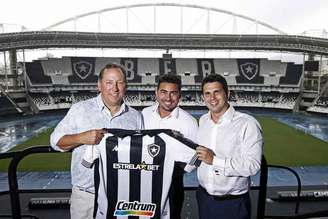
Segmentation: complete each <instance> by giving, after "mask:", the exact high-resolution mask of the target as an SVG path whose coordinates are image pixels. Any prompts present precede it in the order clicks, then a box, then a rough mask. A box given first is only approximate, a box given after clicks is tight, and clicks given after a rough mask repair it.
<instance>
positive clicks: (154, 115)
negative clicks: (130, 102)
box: [142, 103, 198, 141]
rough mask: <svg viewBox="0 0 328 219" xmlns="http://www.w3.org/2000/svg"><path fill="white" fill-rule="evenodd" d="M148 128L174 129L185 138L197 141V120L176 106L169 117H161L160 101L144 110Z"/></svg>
mask: <svg viewBox="0 0 328 219" xmlns="http://www.w3.org/2000/svg"><path fill="white" fill-rule="evenodd" d="M142 115H143V118H144V124H145V128H146V129H173V130H176V131H178V132H180V133H181V134H182V135H183V136H184V137H185V138H188V139H190V140H192V141H196V136H197V130H198V125H197V120H196V119H195V118H194V117H193V116H192V115H190V114H189V113H188V112H186V111H185V110H183V109H181V108H180V107H176V108H175V109H174V110H173V111H172V112H171V113H170V114H169V115H168V116H167V117H164V118H161V117H160V115H159V113H158V103H156V104H155V105H153V106H149V107H146V108H144V109H143V110H142Z"/></svg>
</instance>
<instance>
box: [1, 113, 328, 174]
mask: <svg viewBox="0 0 328 219" xmlns="http://www.w3.org/2000/svg"><path fill="white" fill-rule="evenodd" d="M257 119H258V121H259V122H260V124H261V126H262V129H263V135H264V155H265V157H266V159H267V161H268V163H269V164H275V165H283V166H318V165H320V166H328V158H327V154H328V142H325V141H323V140H320V139H318V138H315V137H313V136H311V135H309V134H306V133H304V132H303V131H300V130H298V129H295V128H292V127H290V126H288V125H286V124H283V123H281V122H279V121H278V120H276V119H273V118H271V117H264V116H261V117H257ZM51 132H52V129H48V130H46V131H45V132H43V133H41V134H39V135H38V136H35V137H33V138H31V139H29V140H27V141H25V142H23V143H21V144H19V145H17V146H16V147H14V148H12V149H11V150H10V151H18V150H22V149H24V148H27V147H30V146H36V145H49V136H50V133H51ZM8 163H9V160H8V159H5V160H0V170H1V171H7V168H8ZM69 167H70V153H55V154H35V155H31V156H28V157H26V158H25V159H24V160H23V161H22V162H21V164H20V166H19V170H20V171H55V170H58V171H62V170H64V171H68V170H69Z"/></svg>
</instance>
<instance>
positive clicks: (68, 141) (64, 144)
mask: <svg viewBox="0 0 328 219" xmlns="http://www.w3.org/2000/svg"><path fill="white" fill-rule="evenodd" d="M105 133H106V131H105V130H103V129H92V130H89V131H85V132H81V133H79V134H73V135H64V136H63V137H61V138H60V139H59V141H58V142H57V145H58V146H59V147H60V148H61V149H63V150H72V149H74V148H76V147H78V146H80V145H83V144H88V145H95V144H99V142H100V141H101V139H102V138H103V137H104V134H105Z"/></svg>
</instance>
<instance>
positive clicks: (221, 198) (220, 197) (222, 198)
mask: <svg viewBox="0 0 328 219" xmlns="http://www.w3.org/2000/svg"><path fill="white" fill-rule="evenodd" d="M199 188H200V189H201V191H203V192H204V193H206V194H207V195H208V196H211V197H212V198H213V199H214V200H216V201H225V200H234V199H239V198H243V197H246V196H248V192H246V193H243V194H240V195H230V194H227V195H211V194H209V193H208V192H207V191H206V189H204V188H203V187H202V186H199Z"/></svg>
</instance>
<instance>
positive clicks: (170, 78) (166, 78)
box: [157, 74, 181, 91]
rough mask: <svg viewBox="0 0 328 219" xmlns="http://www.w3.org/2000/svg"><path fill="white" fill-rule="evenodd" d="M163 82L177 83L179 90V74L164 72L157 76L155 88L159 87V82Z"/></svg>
mask: <svg viewBox="0 0 328 219" xmlns="http://www.w3.org/2000/svg"><path fill="white" fill-rule="evenodd" d="M164 82H166V83H172V84H176V85H178V90H179V91H181V79H180V77H179V76H177V75H174V74H164V75H161V76H159V79H158V84H157V90H158V89H159V86H160V84H161V83H164Z"/></svg>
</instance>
